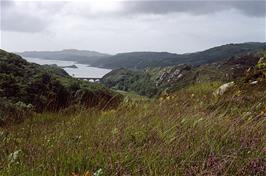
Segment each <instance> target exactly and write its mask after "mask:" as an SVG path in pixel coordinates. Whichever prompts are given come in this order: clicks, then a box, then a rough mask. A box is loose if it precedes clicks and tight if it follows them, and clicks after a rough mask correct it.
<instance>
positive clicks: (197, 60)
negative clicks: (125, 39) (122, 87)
mask: <svg viewBox="0 0 266 176" xmlns="http://www.w3.org/2000/svg"><path fill="white" fill-rule="evenodd" d="M263 49H266V43H255V42H251V43H242V44H227V45H222V46H218V47H214V48H211V49H208V50H205V51H201V52H195V53H189V54H174V53H167V52H131V53H120V54H116V55H114V56H110V57H107V58H104V59H99V60H97V61H96V62H94V63H93V64H92V65H93V66H100V67H104V68H111V69H117V68H122V67H123V68H130V69H143V68H147V67H165V66H173V65H178V64H190V65H201V64H207V63H213V62H217V61H221V60H225V59H228V58H230V57H232V56H236V55H243V54H247V53H250V52H251V53H255V52H257V51H260V50H263Z"/></svg>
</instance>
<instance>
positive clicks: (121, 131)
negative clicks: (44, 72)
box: [0, 83, 266, 175]
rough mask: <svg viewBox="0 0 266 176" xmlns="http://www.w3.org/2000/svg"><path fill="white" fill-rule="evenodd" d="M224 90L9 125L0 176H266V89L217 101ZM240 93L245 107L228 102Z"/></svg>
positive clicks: (2, 137)
mask: <svg viewBox="0 0 266 176" xmlns="http://www.w3.org/2000/svg"><path fill="white" fill-rule="evenodd" d="M218 86H219V83H211V84H201V85H194V86H192V87H190V88H186V89H184V90H180V91H178V92H176V93H174V94H171V95H168V96H165V97H162V98H160V99H158V100H151V101H147V100H145V99H143V100H142V99H140V98H139V97H138V98H137V99H136V100H134V99H133V100H132V95H131V100H130V101H126V102H125V103H124V104H122V105H121V106H120V107H119V108H118V109H116V110H106V111H98V110H93V109H91V110H80V111H78V112H76V113H72V114H66V113H57V114H55V113H43V114H39V115H36V116H34V117H32V118H30V119H27V120H26V121H25V122H23V123H21V124H17V125H13V126H9V127H5V128H4V129H1V131H0V149H1V150H0V175H75V174H76V175H85V173H86V172H87V175H89V173H90V174H93V173H95V175H97V174H98V175H265V173H266V160H265V157H266V128H265V127H266V117H265V114H266V109H264V108H265V107H266V101H265V99H266V97H265V95H266V94H265V89H264V90H262V91H261V92H257V93H256V94H252V93H251V94H250V95H247V94H245V95H236V96H235V93H232V94H228V95H225V98H224V99H214V98H213V96H212V91H213V90H214V89H215V88H217V87H218ZM235 92H238V90H235ZM234 96H235V98H238V99H237V100H239V101H240V100H241V101H244V100H243V99H239V97H241V96H242V97H244V96H245V97H246V98H247V99H248V100H246V101H245V105H246V106H245V107H244V108H241V107H240V106H238V104H237V103H231V104H230V103H228V101H229V100H230V101H231V99H233V98H232V97H234ZM250 97H253V99H251V98H250ZM259 97H260V100H261V101H260V102H258V101H256V98H259ZM230 98H231V99H230ZM237 100H235V101H237ZM217 104H219V107H218V106H217ZM15 152H16V153H15ZM97 171H98V172H97ZM96 172H97V173H96Z"/></svg>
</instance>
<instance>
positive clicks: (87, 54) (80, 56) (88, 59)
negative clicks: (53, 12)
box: [16, 49, 110, 64]
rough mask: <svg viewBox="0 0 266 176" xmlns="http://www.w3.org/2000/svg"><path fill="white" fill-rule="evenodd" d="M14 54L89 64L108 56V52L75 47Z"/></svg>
mask: <svg viewBox="0 0 266 176" xmlns="http://www.w3.org/2000/svg"><path fill="white" fill-rule="evenodd" d="M16 54H18V55H20V56H22V57H33V58H41V59H53V60H64V61H76V62H78V63H85V64H91V63H93V62H96V61H97V60H99V59H102V58H105V57H109V56H110V55H108V54H104V53H99V52H96V51H87V50H76V49H65V50H62V51H25V52H21V53H16Z"/></svg>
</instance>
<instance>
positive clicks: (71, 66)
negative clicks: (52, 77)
mask: <svg viewBox="0 0 266 176" xmlns="http://www.w3.org/2000/svg"><path fill="white" fill-rule="evenodd" d="M61 68H78V67H77V66H76V65H69V66H61Z"/></svg>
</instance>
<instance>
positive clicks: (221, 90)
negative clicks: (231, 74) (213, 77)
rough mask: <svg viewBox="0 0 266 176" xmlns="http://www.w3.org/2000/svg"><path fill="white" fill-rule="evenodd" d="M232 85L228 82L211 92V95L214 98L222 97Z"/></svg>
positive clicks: (232, 83)
mask: <svg viewBox="0 0 266 176" xmlns="http://www.w3.org/2000/svg"><path fill="white" fill-rule="evenodd" d="M234 85H235V83H234V82H229V83H226V84H223V85H221V86H220V87H219V88H218V89H216V90H215V91H214V92H213V95H214V96H216V97H217V96H222V95H223V94H224V93H225V92H226V91H227V90H228V89H229V88H231V87H233V86H234Z"/></svg>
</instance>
